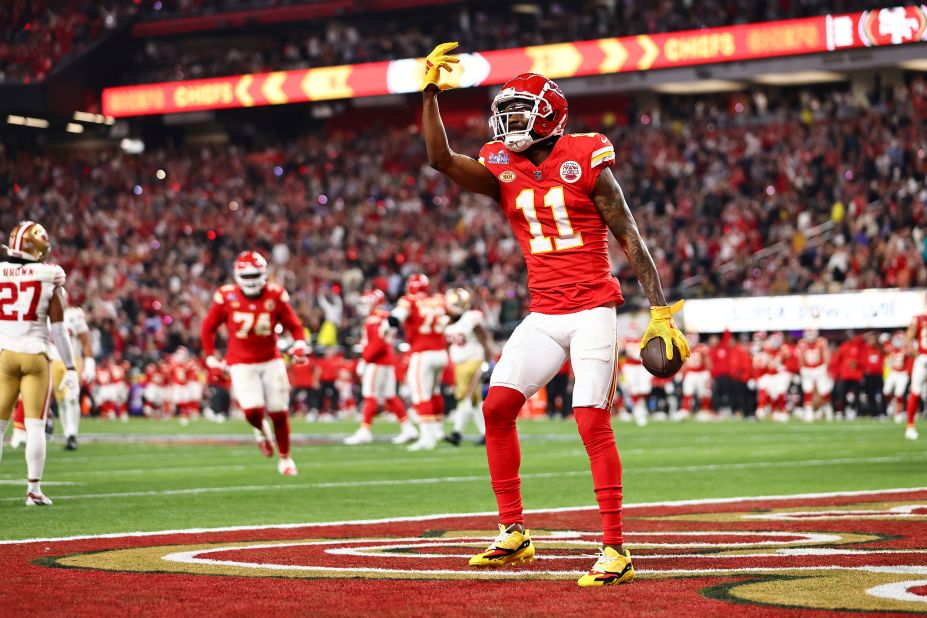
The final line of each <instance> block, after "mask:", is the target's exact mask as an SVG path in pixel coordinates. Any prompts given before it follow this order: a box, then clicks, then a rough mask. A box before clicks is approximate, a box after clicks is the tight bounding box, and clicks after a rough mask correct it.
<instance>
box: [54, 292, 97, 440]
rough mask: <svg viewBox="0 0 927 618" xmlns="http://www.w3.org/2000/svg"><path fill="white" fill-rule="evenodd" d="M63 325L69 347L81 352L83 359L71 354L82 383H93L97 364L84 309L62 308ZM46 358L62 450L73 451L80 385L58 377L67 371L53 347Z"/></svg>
mask: <svg viewBox="0 0 927 618" xmlns="http://www.w3.org/2000/svg"><path fill="white" fill-rule="evenodd" d="M64 325H65V328H66V329H67V332H68V336H69V337H70V338H71V349H72V350H73V351H74V352H75V353H76V352H77V351H78V350H80V351H81V352H83V358H82V359H81V357H80V356H75V358H74V359H73V360H74V366H75V367H76V368H77V372H78V373H79V374H80V376H81V380H83V382H84V384H90V383H92V382H93V380H94V378H95V377H96V375H97V365H96V361H95V360H94V358H93V352H92V350H91V347H90V327H89V326H88V325H87V318H86V316H85V315H84V310H83V309H81V308H80V307H68V308H67V309H65V310H64ZM48 358H49V360H51V362H52V364H51V371H52V384H55V385H56V386H55V388H54V391H53V392H54V395H55V401H56V402H57V403H58V413H59V415H60V416H61V427H62V429H63V431H64V436H65V446H64V448H65V450H68V451H74V450H77V431H78V428H79V427H80V387H78V388H77V389H73V390H72V389H68V388H66V387H65V385H64V383H63V380H62V378H63V377H64V373H65V371H67V369H66V367H65V364H64V361H62V360H61V355H60V354H58V348H57V347H56V346H50V347H49V349H48Z"/></svg>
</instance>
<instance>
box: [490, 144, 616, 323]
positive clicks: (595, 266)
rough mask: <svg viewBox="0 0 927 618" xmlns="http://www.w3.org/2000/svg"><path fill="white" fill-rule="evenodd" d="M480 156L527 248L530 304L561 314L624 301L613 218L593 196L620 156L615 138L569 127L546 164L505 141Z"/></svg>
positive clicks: (534, 309) (534, 308) (521, 243)
mask: <svg viewBox="0 0 927 618" xmlns="http://www.w3.org/2000/svg"><path fill="white" fill-rule="evenodd" d="M479 161H480V163H482V164H483V165H485V166H486V168H487V169H488V170H489V171H491V172H492V173H493V175H494V176H495V177H496V179H497V180H498V182H499V193H500V199H499V203H500V205H501V206H502V210H503V211H504V212H505V215H506V217H507V218H508V220H509V224H510V225H511V226H512V231H513V233H514V235H515V239H516V240H517V241H518V244H519V246H521V250H522V253H523V254H524V256H525V264H526V266H527V268H528V289H529V290H530V292H531V305H530V307H529V309H530V310H531V311H532V312H537V313H553V314H561V313H574V312H577V311H583V310H586V309H592V308H594V307H599V306H601V305H604V304H606V303H609V302H615V304H616V305H620V304H621V303H622V302H623V298H622V296H621V286H620V285H619V284H618V280H617V279H615V278H614V277H613V276H612V275H611V264H610V262H609V259H608V226H607V225H606V224H605V221H604V220H603V219H602V216H601V215H600V214H599V211H598V209H597V208H596V206H595V204H594V203H593V202H592V198H591V195H592V193H593V191H594V190H595V184H596V181H597V180H598V177H599V174H600V173H601V172H602V170H603V169H605V168H606V167H611V166H612V165H613V164H614V162H615V149H614V147H612V144H611V142H609V141H608V138H607V137H605V136H604V135H601V134H598V133H575V134H569V135H564V136H563V137H561V138H560V139H558V140H557V143H556V144H555V145H554V148H553V150H552V151H551V152H550V154H549V155H548V157H547V159H545V160H544V161H543V162H542V163H541V165H539V166H535V165H534V163H532V162H531V161H530V160H529V159H528V158H526V157H523V156H522V155H521V154H519V153H517V152H511V151H510V150H508V149H507V148H506V147H505V145H504V144H503V143H502V142H499V141H495V142H489V143H488V144H486V145H485V146H483V148H482V150H480V158H479Z"/></svg>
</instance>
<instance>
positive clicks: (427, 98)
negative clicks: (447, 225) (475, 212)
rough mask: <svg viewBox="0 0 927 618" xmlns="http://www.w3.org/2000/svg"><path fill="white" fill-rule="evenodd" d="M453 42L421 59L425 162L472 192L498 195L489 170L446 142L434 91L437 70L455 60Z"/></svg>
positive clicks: (448, 69)
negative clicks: (423, 60) (422, 62)
mask: <svg viewBox="0 0 927 618" xmlns="http://www.w3.org/2000/svg"><path fill="white" fill-rule="evenodd" d="M455 47H457V43H442V44H441V45H438V46H437V47H435V49H434V51H432V52H431V53H430V54H428V58H427V59H426V61H425V77H424V78H423V79H422V132H423V133H424V136H425V149H426V150H427V151H428V165H430V166H431V167H432V168H434V169H436V170H437V171H439V172H441V173H442V174H444V175H445V176H447V177H448V178H450V179H451V180H453V181H454V182H455V183H457V184H458V185H460V186H461V187H463V188H464V189H467V190H468V191H473V192H474V193H480V194H482V195H488V196H489V197H491V198H493V199H494V200H498V199H499V182H498V181H497V180H496V177H495V176H493V174H492V172H490V171H489V170H488V169H486V168H485V167H484V166H483V165H481V164H480V163H479V161H477V160H475V159H473V158H472V157H468V156H466V155H462V154H459V153H456V152H454V151H453V150H451V147H450V145H449V144H448V143H447V132H446V131H445V130H444V123H443V122H441V112H440V110H439V109H438V93H439V92H441V87H440V85H439V82H440V76H441V70H442V69H443V70H445V71H450V70H451V64H454V63H457V62H459V60H458V59H457V58H455V57H454V56H449V55H448V53H449V52H450V51H452V50H453V49H454V48H455Z"/></svg>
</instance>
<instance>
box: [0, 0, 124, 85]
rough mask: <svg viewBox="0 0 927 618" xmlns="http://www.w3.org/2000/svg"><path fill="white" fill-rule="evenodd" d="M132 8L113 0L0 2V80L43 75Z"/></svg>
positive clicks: (25, 80)
mask: <svg viewBox="0 0 927 618" xmlns="http://www.w3.org/2000/svg"><path fill="white" fill-rule="evenodd" d="M135 10H136V8H135V6H134V5H133V4H132V3H128V2H117V1H116V0H107V1H90V0H69V1H68V2H50V1H49V0H8V1H6V2H2V3H0V84H3V83H30V82H37V81H41V80H43V79H45V77H46V76H47V75H48V73H49V72H50V71H51V70H52V69H53V68H54V67H55V66H56V65H58V64H60V63H62V62H64V61H66V60H68V59H69V58H74V57H76V56H77V55H79V54H80V53H81V52H82V51H83V50H84V49H86V48H87V46H88V45H89V44H90V43H92V42H93V41H94V40H95V39H97V37H99V36H100V34H101V33H103V32H105V31H106V30H112V29H113V28H115V27H116V26H117V25H119V24H120V23H122V22H123V20H124V19H126V18H127V17H128V16H129V15H130V14H132V13H134V12H135Z"/></svg>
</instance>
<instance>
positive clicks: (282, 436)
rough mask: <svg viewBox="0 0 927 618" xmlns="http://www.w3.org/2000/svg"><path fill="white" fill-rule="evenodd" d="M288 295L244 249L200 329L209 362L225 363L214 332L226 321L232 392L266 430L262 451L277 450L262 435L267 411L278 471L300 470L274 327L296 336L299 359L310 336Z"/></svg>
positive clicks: (264, 263) (251, 420) (287, 473)
mask: <svg viewBox="0 0 927 618" xmlns="http://www.w3.org/2000/svg"><path fill="white" fill-rule="evenodd" d="M289 301H290V296H289V294H287V292H286V290H284V289H283V288H282V287H281V286H279V285H277V284H276V283H268V282H267V260H265V259H264V256H262V255H261V254H260V253H258V252H256V251H244V252H242V253H241V254H240V255H239V256H238V259H237V260H236V261H235V285H224V286H222V287H221V288H219V289H218V290H217V291H216V293H215V295H214V296H213V303H212V307H210V308H209V313H208V314H207V315H206V319H204V320H203V327H202V332H201V337H202V343H203V353H205V354H206V366H207V367H221V366H222V361H220V360H219V359H218V358H217V357H216V331H217V330H218V329H219V327H220V326H222V325H223V324H224V325H225V328H226V332H227V333H228V352H227V353H226V357H225V363H227V364H228V367H229V374H230V375H231V378H232V393H233V396H234V397H235V399H236V400H237V401H238V403H239V405H240V406H241V408H242V411H243V412H244V414H245V418H247V419H248V422H249V423H250V424H251V425H252V426H253V427H254V428H255V429H256V430H257V431H258V432H259V433H260V434H262V439H260V441H259V443H258V444H259V446H260V448H261V452H262V453H264V455H266V456H267V457H270V456H272V455H273V446H272V445H271V444H270V440H269V439H268V438H267V436H266V435H263V434H264V414H265V413H267V415H269V416H270V420H271V423H273V426H274V436H275V437H276V439H277V450H278V451H279V454H280V461H279V463H278V466H277V470H278V471H279V472H280V474H283V475H284V476H295V475H296V464H294V463H293V459H292V458H291V457H290V419H289V415H288V413H287V409H288V407H289V402H290V382H289V379H288V378H287V375H286V365H285V364H284V362H283V358H282V357H281V355H280V350H279V349H278V348H277V335H276V334H275V333H274V329H275V328H276V326H277V324H280V325H282V326H283V328H285V329H286V330H288V331H290V334H291V335H293V339H295V340H296V341H295V343H294V344H293V347H292V349H291V354H292V355H293V357H294V359H295V362H305V359H306V351H307V348H306V335H305V333H304V332H303V325H302V323H301V322H300V321H299V318H298V317H297V316H296V312H295V311H293V308H292V307H291V306H290V302H289Z"/></svg>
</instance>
